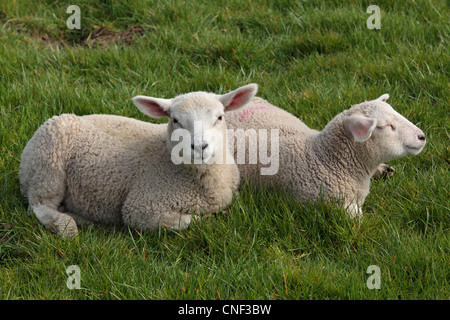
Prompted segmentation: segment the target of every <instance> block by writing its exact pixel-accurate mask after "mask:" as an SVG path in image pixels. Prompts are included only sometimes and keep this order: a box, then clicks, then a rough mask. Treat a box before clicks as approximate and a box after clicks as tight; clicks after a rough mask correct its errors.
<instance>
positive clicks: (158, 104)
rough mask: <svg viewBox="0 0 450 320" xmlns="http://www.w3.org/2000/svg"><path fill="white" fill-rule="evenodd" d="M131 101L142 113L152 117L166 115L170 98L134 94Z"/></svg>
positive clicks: (170, 102)
mask: <svg viewBox="0 0 450 320" xmlns="http://www.w3.org/2000/svg"><path fill="white" fill-rule="evenodd" d="M133 103H134V105H135V106H136V107H138V109H139V110H141V111H142V113H144V114H146V115H148V116H150V117H152V118H161V117H168V116H169V110H170V106H171V104H172V99H161V98H152V97H146V96H136V97H134V98H133Z"/></svg>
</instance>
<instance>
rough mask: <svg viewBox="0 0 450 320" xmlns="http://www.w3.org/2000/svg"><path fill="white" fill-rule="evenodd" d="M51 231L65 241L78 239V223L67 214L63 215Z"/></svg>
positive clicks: (53, 224)
mask: <svg viewBox="0 0 450 320" xmlns="http://www.w3.org/2000/svg"><path fill="white" fill-rule="evenodd" d="M49 229H50V231H52V232H54V233H56V234H58V235H60V236H61V237H62V238H64V239H71V238H76V237H77V235H78V228H77V223H76V222H75V220H74V219H73V218H72V217H71V216H69V215H67V214H61V216H60V217H58V219H57V220H56V221H54V222H53V223H52V224H51V226H50V228H49Z"/></svg>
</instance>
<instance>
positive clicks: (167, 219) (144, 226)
mask: <svg viewBox="0 0 450 320" xmlns="http://www.w3.org/2000/svg"><path fill="white" fill-rule="evenodd" d="M146 209H149V208H148V207H147V206H142V207H140V208H136V207H134V208H127V206H124V208H122V219H123V222H124V224H125V225H127V226H129V227H130V228H134V229H137V230H149V231H156V230H158V228H159V227H168V228H171V229H174V230H183V229H187V227H188V226H189V224H190V223H191V220H192V215H191V214H184V213H180V212H177V211H162V212H154V211H153V210H146Z"/></svg>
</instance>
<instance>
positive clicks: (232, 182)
mask: <svg viewBox="0 0 450 320" xmlns="http://www.w3.org/2000/svg"><path fill="white" fill-rule="evenodd" d="M256 91H257V86H256V85H255V84H250V85H247V86H243V87H240V88H238V89H236V90H234V91H231V92H229V93H227V94H223V95H217V94H214V93H208V92H191V93H187V94H184V95H179V96H177V97H175V98H173V99H161V98H152V97H146V96H136V97H134V98H133V102H134V104H135V105H136V106H137V107H138V108H139V109H140V110H141V111H142V112H143V113H144V114H146V115H148V116H151V117H154V118H159V117H169V122H168V124H152V123H148V122H143V121H138V120H135V119H131V118H126V117H121V116H113V115H88V116H76V115H73V114H63V115H60V116H54V117H53V118H51V119H49V120H47V121H46V122H45V123H44V124H43V125H42V126H41V127H40V128H39V129H38V130H37V131H36V132H35V134H34V136H33V137H32V138H31V139H30V141H29V142H28V144H27V145H26V146H25V148H24V150H23V153H22V156H21V165H20V170H19V178H20V185H21V191H22V193H23V195H24V196H25V198H27V199H28V203H29V208H30V209H31V210H32V211H33V212H34V214H35V215H36V217H37V219H38V220H39V221H40V222H41V223H42V224H44V225H45V226H46V227H47V228H48V229H50V230H52V231H55V232H57V233H58V234H61V235H62V236H63V237H72V236H75V235H77V233H78V228H77V224H78V225H80V224H81V225H83V224H91V223H94V224H116V225H117V224H119V225H127V226H129V227H131V228H135V229H139V230H150V231H154V230H156V229H157V228H158V227H159V226H161V225H163V226H167V227H170V228H173V229H184V228H186V227H187V226H188V225H189V223H190V222H191V219H192V218H193V215H195V216H197V215H200V214H203V213H205V214H208V213H209V214H211V213H215V212H218V211H219V210H221V208H223V207H225V206H227V205H228V204H229V203H230V202H231V200H232V198H233V196H234V195H235V194H236V192H237V190H238V186H239V181H240V177H239V171H238V168H237V165H236V163H234V161H222V162H221V161H215V162H212V163H211V161H210V159H212V158H214V157H215V156H216V154H221V155H223V156H228V157H229V158H230V157H231V159H233V157H232V156H229V150H228V148H227V145H226V143H219V142H218V141H217V139H214V138H215V137H217V136H219V137H220V136H223V137H226V134H225V131H226V128H227V125H226V123H225V121H224V120H223V117H224V113H225V112H229V111H231V110H235V109H238V108H241V107H243V106H244V105H245V104H246V103H247V102H249V101H250V100H251V99H252V98H253V97H254V95H255V94H256ZM183 130H184V131H183ZM178 131H181V132H184V133H186V132H187V133H188V137H189V140H188V141H184V142H185V143H184V145H186V143H188V144H187V145H188V148H187V150H188V152H183V153H182V155H181V156H180V153H177V152H175V153H174V152H172V151H173V150H174V149H175V147H177V146H178V145H179V144H180V143H177V141H176V139H173V137H174V134H175V133H177V132H178ZM214 132H216V133H220V134H221V135H217V134H216V135H215V134H214ZM180 137H183V135H181V136H180V135H179V138H180ZM184 137H186V136H184ZM186 139H187V138H186ZM172 140H174V141H172ZM183 140H185V139H183ZM178 141H180V139H178ZM183 150H184V149H183ZM177 157H178V158H177ZM174 160H177V161H178V163H179V164H175V163H174V162H176V161H174ZM191 160H193V161H191ZM180 162H181V163H180Z"/></svg>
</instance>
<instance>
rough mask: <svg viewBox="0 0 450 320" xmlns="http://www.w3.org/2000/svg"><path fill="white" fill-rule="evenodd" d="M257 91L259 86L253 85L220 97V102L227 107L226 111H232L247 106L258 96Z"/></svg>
mask: <svg viewBox="0 0 450 320" xmlns="http://www.w3.org/2000/svg"><path fill="white" fill-rule="evenodd" d="M257 91H258V85H257V84H256V83H251V84H247V85H245V86H243V87H240V88H238V89H236V90H234V91H231V92H228V93H226V94H224V95H221V96H219V100H220V102H222V104H223V106H224V107H225V111H232V110H236V109H238V108H240V107H243V106H244V105H246V104H247V103H248V102H249V101H250V100H251V99H252V98H253V97H254V96H255V95H256V92H257Z"/></svg>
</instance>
